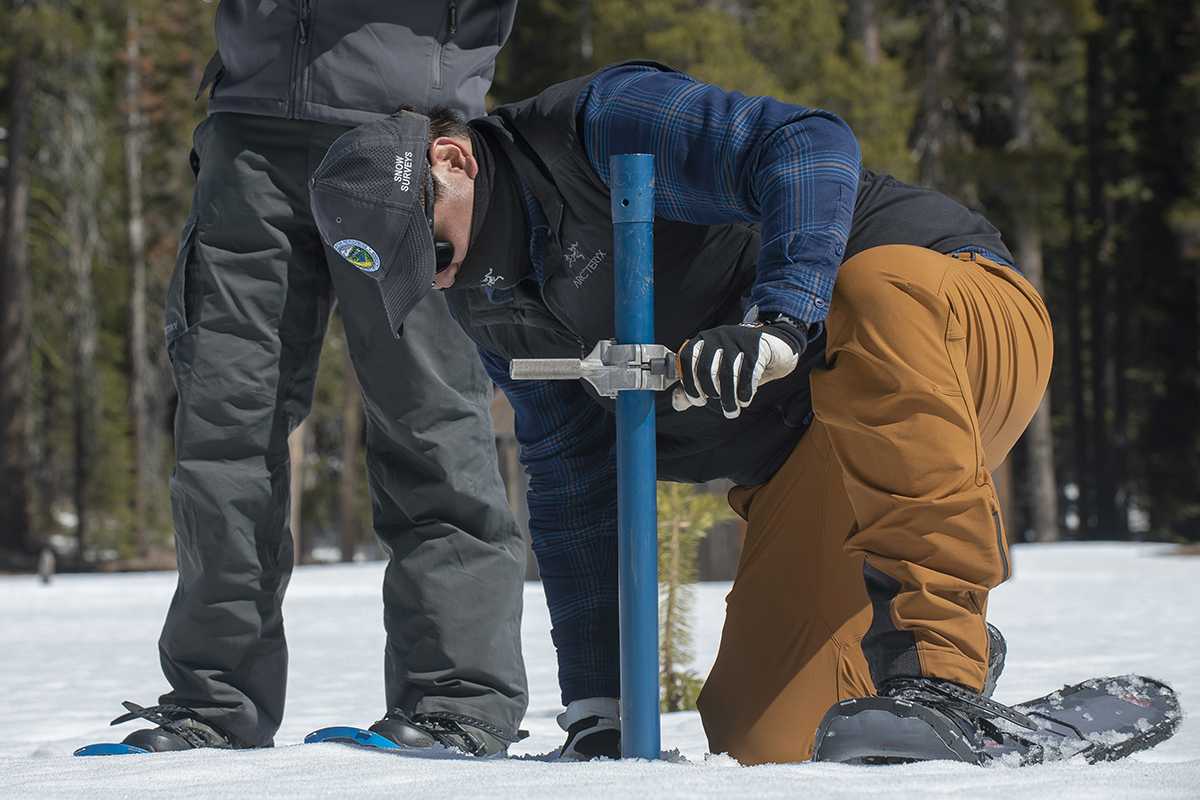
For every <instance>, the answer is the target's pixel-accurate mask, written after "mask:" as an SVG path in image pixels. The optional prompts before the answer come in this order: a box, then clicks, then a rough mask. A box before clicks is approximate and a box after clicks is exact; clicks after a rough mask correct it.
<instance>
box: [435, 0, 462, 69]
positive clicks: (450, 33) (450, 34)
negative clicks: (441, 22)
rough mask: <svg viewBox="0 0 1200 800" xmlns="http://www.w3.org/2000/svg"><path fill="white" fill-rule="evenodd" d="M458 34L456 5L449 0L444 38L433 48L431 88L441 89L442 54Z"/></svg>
mask: <svg viewBox="0 0 1200 800" xmlns="http://www.w3.org/2000/svg"><path fill="white" fill-rule="evenodd" d="M456 33H458V3H457V2H455V0H450V7H449V8H448V9H447V10H446V38H445V40H439V41H438V42H436V43H435V44H434V47H433V88H434V89H441V88H442V53H443V52H444V51H445V48H446V44H447V43H448V42H449V41H450V40H451V39H453V38H454V34H456Z"/></svg>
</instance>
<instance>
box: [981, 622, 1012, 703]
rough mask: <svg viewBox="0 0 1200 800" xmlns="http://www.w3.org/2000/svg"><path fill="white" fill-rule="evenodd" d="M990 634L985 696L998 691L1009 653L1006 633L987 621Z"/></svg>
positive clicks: (984, 687)
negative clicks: (1005, 639)
mask: <svg viewBox="0 0 1200 800" xmlns="http://www.w3.org/2000/svg"><path fill="white" fill-rule="evenodd" d="M987 635H988V668H987V677H986V678H984V683H983V696H984V697H991V696H992V692H994V691H996V682H997V681H999V680H1000V675H1001V674H1002V673H1003V672H1004V657H1005V656H1006V655H1008V644H1007V643H1006V642H1005V641H1004V635H1003V634H1002V633H1000V629H999V628H997V627H996V626H995V625H993V624H992V623H990V622H989V623H987Z"/></svg>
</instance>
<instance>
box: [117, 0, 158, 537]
mask: <svg viewBox="0 0 1200 800" xmlns="http://www.w3.org/2000/svg"><path fill="white" fill-rule="evenodd" d="M125 60H126V64H125V105H126V108H125V137H124V138H125V142H124V144H125V183H126V189H127V191H128V192H129V224H128V236H129V268H130V271H131V272H132V276H131V280H130V290H129V416H130V418H131V421H132V423H133V425H132V428H131V431H130V433H131V435H132V437H133V439H132V442H131V448H130V449H131V450H132V451H133V481H132V486H131V487H130V488H131V492H130V494H131V500H130V504H131V506H132V510H133V531H134V541H135V543H136V547H137V551H138V555H140V556H143V557H144V556H145V555H146V554H147V550H148V549H149V545H150V540H149V534H148V531H147V526H148V522H149V519H148V517H149V498H150V496H151V494H152V493H153V491H154V486H153V484H152V483H151V481H150V476H149V473H148V470H147V467H148V462H149V460H150V458H149V455H148V453H149V449H150V447H151V446H152V442H153V441H154V438H155V437H153V436H152V435H151V427H152V426H151V422H150V416H149V408H148V403H147V396H148V393H149V392H148V389H147V384H148V383H149V379H150V358H149V353H148V352H147V348H146V225H145V218H144V214H143V203H142V144H143V139H144V135H145V134H144V131H143V124H144V123H143V118H142V108H141V101H142V91H141V26H140V25H139V22H138V12H137V8H136V6H133V5H131V6H130V7H129V10H128V11H127V13H126V22H125Z"/></svg>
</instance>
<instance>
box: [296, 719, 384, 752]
mask: <svg viewBox="0 0 1200 800" xmlns="http://www.w3.org/2000/svg"><path fill="white" fill-rule="evenodd" d="M321 742H336V743H338V744H349V745H354V746H355V747H368V748H371V749H373V750H403V749H404V748H402V747H401V746H400V745H398V744H396V743H395V742H393V741H392V740H391V739H389V738H387V737H386V736H381V735H379V734H378V733H375V731H369V730H366V729H365V728H355V727H353V726H350V725H334V726H333V727H330V728H321V729H320V730H316V731H313V732H312V733H310V734H309V735H308V736H305V737H304V743H305V744H319V743H321Z"/></svg>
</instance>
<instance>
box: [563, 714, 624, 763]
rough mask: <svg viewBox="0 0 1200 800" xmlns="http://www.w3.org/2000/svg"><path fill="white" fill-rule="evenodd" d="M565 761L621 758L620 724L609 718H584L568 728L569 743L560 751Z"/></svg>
mask: <svg viewBox="0 0 1200 800" xmlns="http://www.w3.org/2000/svg"><path fill="white" fill-rule="evenodd" d="M558 757H559V758H560V759H562V760H563V761H591V760H592V759H593V758H620V757H621V728H620V724H619V723H618V722H617V721H616V720H614V719H611V718H609V717H598V716H592V717H584V718H583V719H581V720H579V721H578V722H576V723H575V724H573V725H571V727H569V728H567V741H566V742H564V743H563V746H562V747H561V748H560V749H559V751H558Z"/></svg>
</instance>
